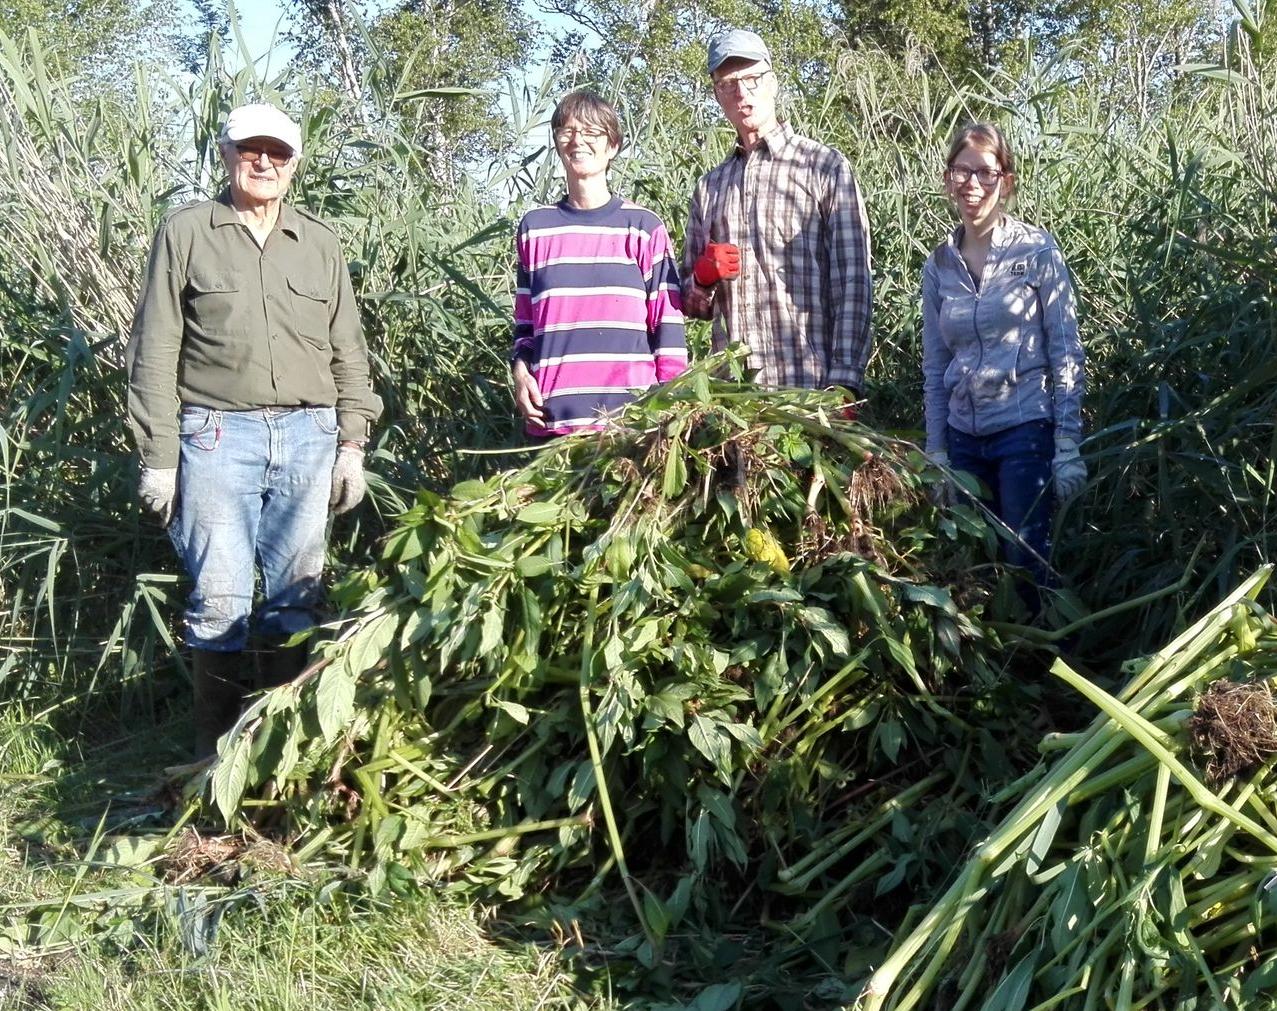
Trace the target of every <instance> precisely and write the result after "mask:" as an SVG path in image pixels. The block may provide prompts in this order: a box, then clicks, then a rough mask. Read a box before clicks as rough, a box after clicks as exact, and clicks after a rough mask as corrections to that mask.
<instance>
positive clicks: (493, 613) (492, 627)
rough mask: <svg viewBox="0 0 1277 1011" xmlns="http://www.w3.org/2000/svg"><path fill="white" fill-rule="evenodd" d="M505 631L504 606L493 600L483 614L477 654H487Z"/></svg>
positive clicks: (498, 642)
mask: <svg viewBox="0 0 1277 1011" xmlns="http://www.w3.org/2000/svg"><path fill="white" fill-rule="evenodd" d="M504 631H505V608H504V606H498V605H497V603H496V602H495V601H494V602H493V603H492V604H491V606H489V608H488V610H487V611H486V612H485V613H484V615H483V629H482V631H481V633H480V635H479V655H480V656H488V655H489V654H490V653H492V651H493V650H495V649H496V648H497V646H498V645H500V643H501V634H502V632H504Z"/></svg>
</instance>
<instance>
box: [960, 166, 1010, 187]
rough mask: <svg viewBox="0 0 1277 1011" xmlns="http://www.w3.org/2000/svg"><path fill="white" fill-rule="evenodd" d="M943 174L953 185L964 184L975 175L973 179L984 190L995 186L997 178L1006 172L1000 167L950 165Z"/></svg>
mask: <svg viewBox="0 0 1277 1011" xmlns="http://www.w3.org/2000/svg"><path fill="white" fill-rule="evenodd" d="M945 174H946V175H947V176H948V177H949V181H950V182H951V183H953V185H954V186H965V185H966V184H967V183H968V182H970V181H971V177H972V176H975V181H976V182H978V183H979V184H980V185H981V186H983V187H984V188H985V189H986V190H987V189H989V188H990V187H991V186H996V185H997V184H998V180H999V179H1001V178H1002V177H1003V176H1004V175H1006V173H1005V172H1003V171H1002V170H1001V169H995V168H978V169H969V168H967V167H966V166H965V165H950V166H949V167H948V168H947V169H945Z"/></svg>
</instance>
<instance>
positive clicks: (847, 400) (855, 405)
mask: <svg viewBox="0 0 1277 1011" xmlns="http://www.w3.org/2000/svg"><path fill="white" fill-rule="evenodd" d="M829 389H830V390H832V391H833V392H834V393H841V394H842V395H843V397H844V401H843V405H842V407H838V408H835V409H834V417H836V418H841V419H842V420H843V421H859V420H860V394H859V393H858V392H857V391H856V390H855V388H854V387H851V386H831V387H829Z"/></svg>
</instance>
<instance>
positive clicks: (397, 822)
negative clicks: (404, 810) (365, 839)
mask: <svg viewBox="0 0 1277 1011" xmlns="http://www.w3.org/2000/svg"><path fill="white" fill-rule="evenodd" d="M402 828H403V817H402V816H400V815H397V814H392V815H390V816H388V817H386V818H382V819H381V821H380V823H379V824H378V825H377V831H376V833H375V834H374V835H373V842H372V847H373V853H374V854H375V855H376V857H377V859H378V860H382V861H385V860H389V859H390V857H391V856H392V855H393V854H394V852H395V843H396V841H397V840H398V839H399V832H400V830H401V829H402Z"/></svg>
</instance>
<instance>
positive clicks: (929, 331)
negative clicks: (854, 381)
mask: <svg viewBox="0 0 1277 1011" xmlns="http://www.w3.org/2000/svg"><path fill="white" fill-rule="evenodd" d="M961 239H962V226H961V225H959V226H958V227H957V228H956V229H955V230H954V231H953V233H952V234H951V235H950V236H949V238H948V240H947V241H946V242H944V243H942V244H941V245H939V246H937V247H936V249H935V251H934V252H932V254H931V256H930V257H928V258H927V263H926V266H924V267H923V269H922V377H923V384H922V385H923V408H924V411H925V414H926V423H927V451H928V452H933V451H935V450H945V449H947V448H948V435H947V429H946V426H947V425H952V426H953V427H954V428H956V429H958V431H960V432H966V433H967V434H968V435H989V434H992V433H994V432H1000V431H1003V430H1004V429H1007V428H1011V427H1012V426H1013V425H1019V424H1022V423H1024V422H1026V421H1038V420H1041V419H1047V420H1051V421H1054V423H1055V434H1056V435H1057V436H1069V437H1070V438H1073V439H1078V438H1080V436H1081V432H1082V394H1083V390H1084V382H1085V377H1084V370H1083V364H1084V355H1083V352H1082V342H1081V341H1080V340H1079V338H1078V332H1077V307H1076V304H1075V301H1074V298H1073V285H1072V283H1071V282H1070V280H1069V271H1068V267H1066V266H1065V264H1064V257H1063V256H1061V255H1060V249H1059V247H1058V246H1057V245H1056V243H1055V239H1054V238H1053V237H1052V236H1051V235H1050V233H1048V232H1046V231H1043V230H1042V229H1041V228H1034V227H1033V226H1032V225H1027V224H1025V223H1024V222H1023V221H1019V220H1017V219H1015V218H1013V217H1011V216H1010V215H1004V216H1003V219H1002V221H1001V223H999V224H998V226H997V227H996V228H995V229H994V231H993V243H992V247H991V248H990V250H989V258H988V261H987V262H986V263H985V266H984V274H983V276H982V278H981V281H980V285H979V287H978V288H977V287H976V285H975V282H974V281H972V279H971V274H970V271H968V270H967V266H966V264H965V263H964V262H963V260H962V254H961V253H960V252H959V251H958V244H959V242H960V241H961Z"/></svg>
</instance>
